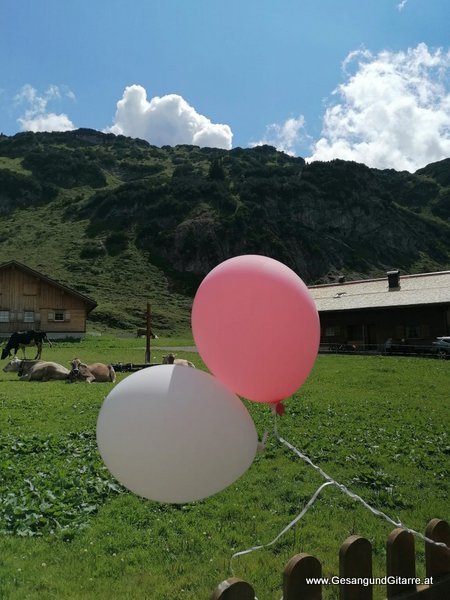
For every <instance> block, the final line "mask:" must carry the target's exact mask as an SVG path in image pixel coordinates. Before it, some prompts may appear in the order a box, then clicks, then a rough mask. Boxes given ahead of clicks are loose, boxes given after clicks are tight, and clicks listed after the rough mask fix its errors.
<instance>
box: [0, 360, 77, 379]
mask: <svg viewBox="0 0 450 600" xmlns="http://www.w3.org/2000/svg"><path fill="white" fill-rule="evenodd" d="M3 371H4V372H5V373H17V375H18V376H19V377H20V380H21V381H51V380H53V379H55V380H60V379H67V377H68V375H69V373H70V371H69V369H66V367H63V366H62V365H60V364H58V363H55V362H50V361H45V360H20V359H19V358H17V357H16V356H15V357H14V358H13V359H12V360H11V361H10V362H9V363H8V364H7V365H5V366H4V367H3Z"/></svg>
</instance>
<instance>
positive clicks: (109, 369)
mask: <svg viewBox="0 0 450 600" xmlns="http://www.w3.org/2000/svg"><path fill="white" fill-rule="evenodd" d="M70 365H71V367H72V369H71V371H70V373H69V377H68V378H67V382H68V383H73V382H74V381H85V382H86V383H94V382H99V383H100V382H110V383H114V382H115V381H116V372H115V371H114V368H113V366H112V365H105V364H103V363H92V364H91V365H86V364H85V363H82V362H81V360H80V359H79V358H74V359H73V360H71V361H70Z"/></svg>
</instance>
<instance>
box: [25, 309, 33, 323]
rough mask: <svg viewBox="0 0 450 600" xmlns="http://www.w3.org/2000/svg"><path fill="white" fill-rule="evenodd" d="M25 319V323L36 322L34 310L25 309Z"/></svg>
mask: <svg viewBox="0 0 450 600" xmlns="http://www.w3.org/2000/svg"><path fill="white" fill-rule="evenodd" d="M23 321H24V323H34V310H24V311H23Z"/></svg>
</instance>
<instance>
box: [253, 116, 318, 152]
mask: <svg viewBox="0 0 450 600" xmlns="http://www.w3.org/2000/svg"><path fill="white" fill-rule="evenodd" d="M304 128H305V118H304V117H303V115H300V116H299V117H297V118H296V119H295V118H293V117H291V118H290V119H287V120H286V121H285V122H284V123H281V124H279V123H272V124H271V125H267V127H266V133H265V135H264V137H263V138H262V139H261V140H258V141H257V142H252V143H251V144H250V146H251V147H255V146H262V145H263V144H268V145H269V146H275V148H276V149H277V150H279V151H280V152H286V154H291V155H294V154H295V151H296V148H297V146H298V144H300V142H302V141H304V139H305V138H306V137H308V136H307V135H306V134H305V132H304Z"/></svg>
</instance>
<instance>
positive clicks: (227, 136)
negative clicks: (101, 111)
mask: <svg viewBox="0 0 450 600" xmlns="http://www.w3.org/2000/svg"><path fill="white" fill-rule="evenodd" d="M105 131H107V132H110V133H115V134H122V135H127V136H130V137H138V138H141V139H145V140H147V141H148V142H150V143H151V144H153V145H155V146H164V145H168V146H175V145H177V144H194V145H197V146H208V147H214V148H224V149H227V150H229V149H230V148H231V142H232V138H233V134H232V131H231V129H230V127H229V126H228V125H223V124H217V123H211V121H210V120H209V119H208V118H207V117H205V116H203V115H201V114H199V113H198V112H197V111H196V110H195V108H193V107H192V106H190V104H188V103H187V102H186V100H184V98H182V96H178V95H177V94H168V95H166V96H162V97H158V96H155V97H153V98H152V99H151V100H150V101H148V100H147V92H146V90H145V88H143V87H142V86H140V85H130V86H127V87H126V88H125V91H124V93H123V96H122V98H121V100H119V101H118V102H117V110H116V114H115V118H114V124H113V125H112V127H109V128H107V129H106V130H105Z"/></svg>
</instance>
